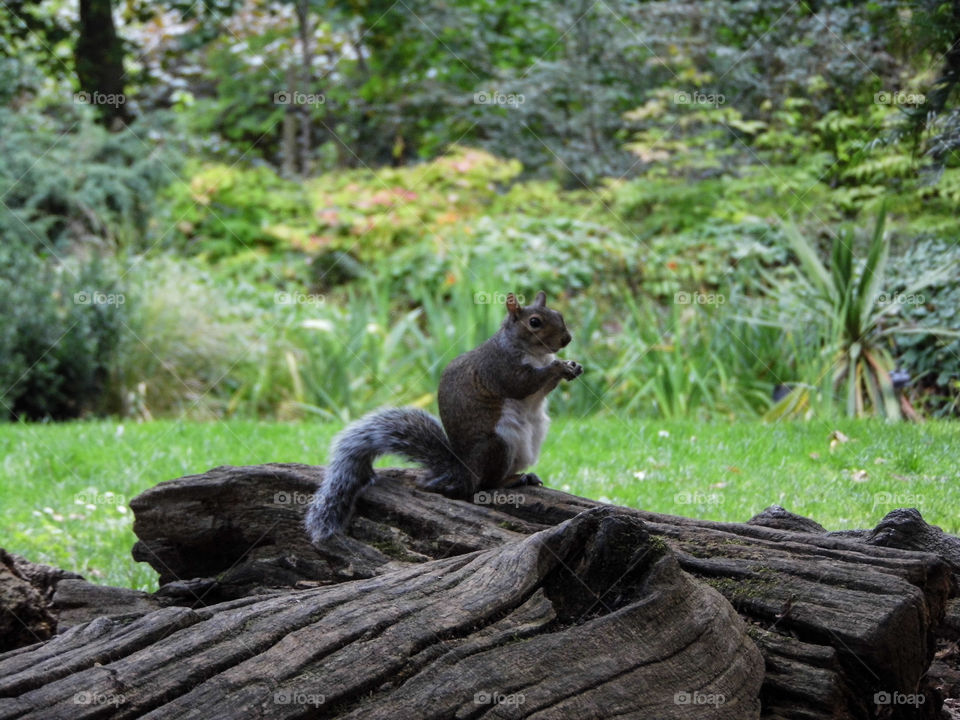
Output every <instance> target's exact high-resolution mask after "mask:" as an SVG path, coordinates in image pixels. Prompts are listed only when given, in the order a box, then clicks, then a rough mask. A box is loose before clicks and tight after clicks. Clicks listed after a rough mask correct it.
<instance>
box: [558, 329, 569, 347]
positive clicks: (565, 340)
mask: <svg viewBox="0 0 960 720" xmlns="http://www.w3.org/2000/svg"><path fill="white" fill-rule="evenodd" d="M571 339H572V338H571V337H570V333H568V332H566V331H564V333H563V336H562V337H561V338H560V347H566V346H567V345H569V344H570V340H571Z"/></svg>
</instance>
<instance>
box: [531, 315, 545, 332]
mask: <svg viewBox="0 0 960 720" xmlns="http://www.w3.org/2000/svg"><path fill="white" fill-rule="evenodd" d="M541 325H543V320H541V319H540V318H539V317H538V316H537V315H534V316H533V317H532V318H530V327H532V328H533V329H534V330H536V329H537V328H538V327H540V326H541Z"/></svg>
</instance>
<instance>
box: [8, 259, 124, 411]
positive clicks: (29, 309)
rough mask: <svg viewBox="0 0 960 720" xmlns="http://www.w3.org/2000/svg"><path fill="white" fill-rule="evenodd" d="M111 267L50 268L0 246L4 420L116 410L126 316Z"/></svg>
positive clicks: (90, 263) (93, 263)
mask: <svg viewBox="0 0 960 720" xmlns="http://www.w3.org/2000/svg"><path fill="white" fill-rule="evenodd" d="M120 277H121V276H120V274H119V273H118V271H117V269H116V267H115V265H114V264H113V263H110V262H107V261H102V260H100V259H98V258H96V257H95V256H94V257H93V258H91V259H89V260H68V261H66V262H63V263H57V264H52V263H45V262H44V261H43V260H41V259H40V258H38V257H37V256H36V255H35V254H34V253H33V251H32V249H31V248H29V247H26V246H24V245H23V244H22V243H18V242H16V241H13V242H11V243H9V244H6V245H4V246H0V306H2V307H3V314H4V322H3V325H2V330H0V392H2V395H0V415H2V416H5V417H7V418H23V419H29V420H41V419H53V420H63V419H68V418H75V417H81V416H83V415H86V414H94V413H103V412H106V411H109V410H110V407H109V402H108V400H107V397H106V395H105V390H106V388H107V387H108V385H109V382H110V377H111V376H112V374H113V372H114V370H115V363H116V357H117V348H118V343H119V340H120V335H121V332H122V328H123V325H124V322H125V318H126V309H125V292H124V287H123V285H122V283H121V282H120Z"/></svg>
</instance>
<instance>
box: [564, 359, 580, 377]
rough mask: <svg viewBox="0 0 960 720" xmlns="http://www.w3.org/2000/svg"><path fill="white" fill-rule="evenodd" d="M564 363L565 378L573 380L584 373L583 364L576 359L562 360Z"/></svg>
mask: <svg viewBox="0 0 960 720" xmlns="http://www.w3.org/2000/svg"><path fill="white" fill-rule="evenodd" d="M560 362H561V363H562V364H563V379H564V380H573V379H574V378H576V377H580V376H581V375H582V374H583V365H581V364H580V363H578V362H577V361H576V360H561V361H560Z"/></svg>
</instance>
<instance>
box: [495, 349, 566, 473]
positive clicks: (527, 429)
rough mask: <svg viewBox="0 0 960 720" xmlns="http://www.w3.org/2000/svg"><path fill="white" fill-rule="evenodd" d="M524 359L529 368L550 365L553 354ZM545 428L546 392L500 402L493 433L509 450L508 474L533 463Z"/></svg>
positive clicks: (546, 425)
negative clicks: (501, 406) (498, 415)
mask: <svg viewBox="0 0 960 720" xmlns="http://www.w3.org/2000/svg"><path fill="white" fill-rule="evenodd" d="M524 360H525V361H527V362H529V363H530V364H531V365H536V366H537V367H544V366H546V365H549V364H550V363H552V362H553V355H548V356H544V357H533V356H528V357H526V358H524ZM548 427H550V418H549V417H548V416H547V393H546V392H538V393H534V394H533V395H529V396H527V397H525V398H523V399H522V400H514V399H509V398H508V399H507V400H504V401H503V410H502V412H501V414H500V420H499V421H498V422H497V426H496V428H494V430H495V432H496V433H497V435H499V436H500V438H501V439H502V440H503V441H504V442H505V443H506V444H507V448H508V449H509V451H510V452H509V456H510V466H509V468H508V470H507V474H508V475H514V474H516V473H520V472H523V471H524V470H525V469H526V468H528V467H530V466H531V465H533V464H535V463H536V462H537V458H538V457H540V446H541V445H543V439H544V438H545V437H546V436H547V428H548Z"/></svg>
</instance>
